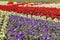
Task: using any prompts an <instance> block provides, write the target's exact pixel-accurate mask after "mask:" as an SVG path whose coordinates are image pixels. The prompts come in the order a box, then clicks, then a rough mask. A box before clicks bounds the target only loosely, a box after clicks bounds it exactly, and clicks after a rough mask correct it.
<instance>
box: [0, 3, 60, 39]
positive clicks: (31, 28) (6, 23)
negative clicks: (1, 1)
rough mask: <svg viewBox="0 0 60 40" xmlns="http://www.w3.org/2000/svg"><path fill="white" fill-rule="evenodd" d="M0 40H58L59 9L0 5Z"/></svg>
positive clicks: (40, 6) (30, 4) (28, 5)
mask: <svg viewBox="0 0 60 40" xmlns="http://www.w3.org/2000/svg"><path fill="white" fill-rule="evenodd" d="M46 4H47V3H46ZM48 6H49V5H48ZM58 6H59V4H58ZM0 40H60V7H59V8H57V6H56V8H55V7H54V8H51V7H46V6H44V4H43V5H42V4H41V5H39V4H34V3H28V2H26V3H24V2H22V3H20V4H19V3H18V4H14V3H13V2H9V3H8V5H0Z"/></svg>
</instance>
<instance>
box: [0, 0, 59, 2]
mask: <svg viewBox="0 0 60 40" xmlns="http://www.w3.org/2000/svg"><path fill="white" fill-rule="evenodd" d="M0 1H18V2H19V1H20V2H26V1H27V2H41V1H43V2H60V0H0Z"/></svg>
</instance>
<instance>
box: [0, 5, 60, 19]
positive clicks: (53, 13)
mask: <svg viewBox="0 0 60 40" xmlns="http://www.w3.org/2000/svg"><path fill="white" fill-rule="evenodd" d="M0 10H4V11H14V12H17V13H24V14H31V15H37V16H40V15H41V16H46V17H47V18H48V17H51V18H53V19H54V18H58V19H60V8H46V7H23V6H21V7H20V6H19V5H0Z"/></svg>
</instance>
